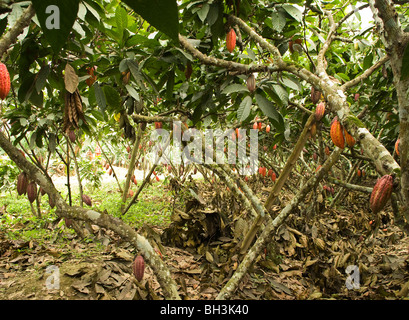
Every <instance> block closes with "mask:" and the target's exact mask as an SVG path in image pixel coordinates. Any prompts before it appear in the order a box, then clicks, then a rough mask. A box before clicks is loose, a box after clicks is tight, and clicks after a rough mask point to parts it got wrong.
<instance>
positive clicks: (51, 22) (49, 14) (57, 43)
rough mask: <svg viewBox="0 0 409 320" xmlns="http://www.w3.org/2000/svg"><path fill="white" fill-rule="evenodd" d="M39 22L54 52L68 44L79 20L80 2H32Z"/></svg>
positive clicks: (73, 0)
mask: <svg viewBox="0 0 409 320" xmlns="http://www.w3.org/2000/svg"><path fill="white" fill-rule="evenodd" d="M32 3H33V6H34V9H35V11H36V14H37V17H38V21H39V22H40V25H41V29H42V30H43V33H44V37H45V38H46V39H47V41H48V43H49V44H50V46H51V48H52V49H53V50H54V52H56V53H58V52H59V51H60V50H61V48H62V47H63V46H64V44H65V43H66V42H67V39H68V35H69V34H70V32H71V30H72V26H73V25H74V21H75V19H76V18H77V13H78V7H79V0H70V1H66V0H32Z"/></svg>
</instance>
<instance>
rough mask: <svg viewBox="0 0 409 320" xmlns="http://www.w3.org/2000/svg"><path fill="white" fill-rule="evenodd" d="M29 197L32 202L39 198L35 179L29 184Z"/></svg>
mask: <svg viewBox="0 0 409 320" xmlns="http://www.w3.org/2000/svg"><path fill="white" fill-rule="evenodd" d="M27 197H28V200H29V201H30V202H31V203H33V201H34V200H35V199H36V198H37V185H36V183H35V182H34V181H31V182H30V183H29V184H28V185H27Z"/></svg>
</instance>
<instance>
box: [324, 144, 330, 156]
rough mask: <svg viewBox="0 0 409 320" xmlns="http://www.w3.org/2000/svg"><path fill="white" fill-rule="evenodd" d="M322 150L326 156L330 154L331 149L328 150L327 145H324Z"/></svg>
mask: <svg viewBox="0 0 409 320" xmlns="http://www.w3.org/2000/svg"><path fill="white" fill-rule="evenodd" d="M324 152H325V154H326V155H327V156H329V155H330V154H331V151H330V150H329V148H328V146H325V149H324Z"/></svg>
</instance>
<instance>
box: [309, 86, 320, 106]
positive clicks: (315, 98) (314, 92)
mask: <svg viewBox="0 0 409 320" xmlns="http://www.w3.org/2000/svg"><path fill="white" fill-rule="evenodd" d="M320 98H321V91H319V90H317V89H315V88H314V87H311V101H312V103H314V104H316V103H318V101H320Z"/></svg>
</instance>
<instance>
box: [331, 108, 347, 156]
mask: <svg viewBox="0 0 409 320" xmlns="http://www.w3.org/2000/svg"><path fill="white" fill-rule="evenodd" d="M330 136H331V140H332V142H333V143H334V145H336V146H337V147H338V148H341V149H344V147H345V139H344V128H343V127H342V124H341V122H339V120H338V117H337V116H335V118H334V120H332V124H331V130H330Z"/></svg>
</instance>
